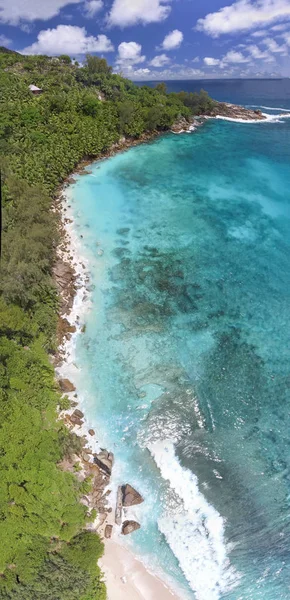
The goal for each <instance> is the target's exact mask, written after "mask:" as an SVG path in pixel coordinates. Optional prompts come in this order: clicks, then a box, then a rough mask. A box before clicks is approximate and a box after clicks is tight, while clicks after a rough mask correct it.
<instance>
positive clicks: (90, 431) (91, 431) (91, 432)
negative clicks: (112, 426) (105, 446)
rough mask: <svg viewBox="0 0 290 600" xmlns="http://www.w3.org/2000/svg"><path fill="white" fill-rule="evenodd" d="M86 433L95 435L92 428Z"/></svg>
mask: <svg viewBox="0 0 290 600" xmlns="http://www.w3.org/2000/svg"><path fill="white" fill-rule="evenodd" d="M88 434H89V435H91V436H92V437H93V436H94V435H96V433H95V431H94V430H93V429H89V431H88Z"/></svg>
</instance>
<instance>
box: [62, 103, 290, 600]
mask: <svg viewBox="0 0 290 600" xmlns="http://www.w3.org/2000/svg"><path fill="white" fill-rule="evenodd" d="M253 103H254V100H253ZM279 106H282V105H281V104H280V105H279ZM289 159H290V121H289V120H288V121H287V120H286V119H285V121H283V122H269V123H258V124H244V125H240V124H236V123H229V122H221V121H209V122H207V123H206V125H205V126H204V127H202V128H199V129H198V130H197V131H196V132H194V133H192V134H190V135H185V134H184V135H180V136H175V135H166V136H164V137H162V138H159V139H158V140H157V141H155V142H153V143H151V144H147V145H143V146H139V147H136V148H133V149H131V150H129V151H128V152H125V153H123V154H119V155H118V156H116V157H114V158H111V159H109V160H106V161H102V162H99V163H95V165H94V166H93V168H92V173H91V174H88V175H87V176H84V177H80V178H79V179H78V181H77V183H76V184H75V185H74V186H72V188H71V204H72V208H73V211H74V215H75V222H76V228H77V231H78V232H79V234H80V235H82V236H83V246H84V251H85V252H86V255H87V256H88V258H89V262H90V266H91V277H92V284H93V285H94V289H93V291H92V300H93V308H92V310H91V312H90V313H89V314H88V316H87V328H86V331H85V333H84V334H83V335H82V336H80V337H79V340H78V347H77V363H78V366H79V367H81V368H80V370H79V376H78V389H79V390H81V396H82V397H83V402H84V405H85V407H86V412H87V414H88V415H89V418H90V421H91V422H92V423H93V424H94V425H95V427H96V430H97V433H98V436H99V437H98V439H99V441H100V443H101V444H103V445H105V446H106V447H108V448H110V449H112V450H113V451H114V452H115V454H116V468H115V485H117V483H123V482H124V481H128V482H130V483H131V484H132V485H134V486H136V487H137V489H138V490H139V491H140V492H141V493H142V494H143V495H144V497H145V499H146V501H145V503H144V504H143V505H141V506H140V507H136V510H135V511H134V514H135V516H136V518H137V519H140V522H141V523H142V528H141V529H140V530H139V531H138V532H136V533H135V534H134V536H132V537H131V538H130V539H129V540H128V541H127V543H128V544H130V545H131V546H133V547H134V549H135V552H137V554H139V555H141V557H142V558H143V560H144V561H145V562H147V563H148V564H149V565H150V566H151V567H152V568H154V569H155V570H156V571H158V572H161V571H165V572H166V574H167V576H168V578H169V579H171V580H173V581H174V582H175V584H176V585H177V589H178V590H179V593H180V597H181V598H198V600H217V599H218V598H226V599H229V600H260V599H263V600H277V599H281V600H284V599H285V600H286V599H287V598H289V597H290V569H289V558H290V557H289V548H288V547H289V542H288V540H289V533H290V527H289V482H290V474H289V458H290V457H289V451H290V437H289V383H290V375H289V359H290V350H289V334H290V319H289V299H290V285H289V284H290V262H289V259H290V228H289V225H290V197H289V196H290V169H289Z"/></svg>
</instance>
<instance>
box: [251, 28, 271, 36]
mask: <svg viewBox="0 0 290 600" xmlns="http://www.w3.org/2000/svg"><path fill="white" fill-rule="evenodd" d="M267 33H268V31H267V29H259V30H258V31H254V32H253V33H251V36H252V37H255V38H260V37H264V36H265V35H267Z"/></svg>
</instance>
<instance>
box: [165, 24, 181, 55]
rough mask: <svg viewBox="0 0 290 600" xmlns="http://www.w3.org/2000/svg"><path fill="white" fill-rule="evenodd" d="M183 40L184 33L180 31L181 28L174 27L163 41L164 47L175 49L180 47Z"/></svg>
mask: <svg viewBox="0 0 290 600" xmlns="http://www.w3.org/2000/svg"><path fill="white" fill-rule="evenodd" d="M182 41H183V33H182V31H179V29H174V30H173V31H171V32H170V33H168V34H167V35H166V36H165V38H164V40H163V43H162V48H163V49H164V50H173V49H174V48H179V46H180V44H181V43H182Z"/></svg>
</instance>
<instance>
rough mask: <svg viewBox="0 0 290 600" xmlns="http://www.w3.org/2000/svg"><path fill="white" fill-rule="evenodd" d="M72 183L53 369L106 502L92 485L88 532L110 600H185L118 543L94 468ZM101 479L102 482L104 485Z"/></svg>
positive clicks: (63, 219)
mask: <svg viewBox="0 0 290 600" xmlns="http://www.w3.org/2000/svg"><path fill="white" fill-rule="evenodd" d="M110 155H111V154H110ZM91 162H92V161H91ZM87 165H88V163H87V162H84V163H82V164H81V165H80V168H79V169H78V171H77V172H76V173H78V174H80V173H81V172H84V173H87V171H84V167H85V166H87ZM73 181H74V179H73V176H72V177H71V178H69V179H68V180H67V181H66V183H65V184H64V186H63V187H62V190H61V191H60V193H59V196H58V199H57V202H56V210H57V211H58V213H59V215H60V229H61V242H60V244H59V247H58V252H57V256H58V261H57V265H58V266H57V268H56V270H55V271H56V272H55V278H56V281H57V284H58V290H59V295H60V298H61V305H62V306H61V311H60V315H59V327H58V333H59V347H58V354H57V357H56V360H55V365H54V366H55V372H56V378H57V380H58V382H59V385H60V388H61V391H62V392H63V394H64V395H65V396H67V397H68V398H69V400H70V402H71V404H72V406H71V407H70V408H69V409H65V410H62V411H61V412H60V413H59V418H60V419H63V420H64V422H65V424H66V426H67V427H68V428H69V429H70V430H71V431H72V432H73V433H75V434H76V435H77V436H78V437H79V438H81V441H82V447H83V451H82V453H80V454H78V455H77V456H75V457H74V459H75V462H78V464H80V470H79V472H78V473H77V474H76V476H77V477H78V478H79V479H80V480H84V478H85V477H86V476H88V475H90V476H91V475H92V474H93V476H95V474H96V473H97V475H96V479H97V480H98V491H99V490H101V497H100V498H99V499H98V501H97V502H95V497H94V485H93V492H92V494H89V495H87V496H84V497H83V498H82V500H81V501H82V502H83V503H84V504H85V505H86V506H87V507H88V510H89V511H90V510H92V509H93V508H97V511H98V516H97V518H96V519H95V521H94V522H93V523H89V524H88V529H90V530H93V531H96V533H98V535H99V536H100V537H101V539H102V541H103V542H104V544H105V552H104V555H103V557H102V558H101V560H100V561H99V566H100V567H101V570H102V571H103V574H104V581H105V584H106V587H107V595H108V600H117V598H118V600H151V599H152V600H153V599H155V598H157V597H158V598H159V600H181V599H180V597H179V596H177V595H176V593H175V592H174V591H173V590H172V589H170V588H169V587H168V585H167V583H165V581H163V580H162V579H161V578H160V577H159V576H158V575H155V574H154V573H151V572H150V570H148V569H147V567H146V566H145V565H144V564H143V562H141V560H139V559H138V558H137V557H135V555H134V554H133V553H132V552H131V551H130V550H129V549H127V548H126V547H125V545H124V544H122V543H121V539H120V538H119V536H120V532H121V527H119V526H117V525H116V524H115V518H114V517H115V513H114V508H112V506H113V505H115V502H113V499H112V500H111V502H110V504H109V505H108V497H109V493H110V485H109V484H110V476H108V475H106V474H104V472H103V471H102V470H99V469H98V467H97V465H96V464H94V454H95V455H96V454H97V453H99V452H100V450H101V448H100V446H99V444H98V441H97V439H96V435H95V432H94V431H93V429H92V424H90V423H89V422H88V421H87V420H86V416H85V414H84V407H83V406H82V402H81V401H80V400H79V397H78V394H77V392H78V390H77V387H76V385H75V384H76V379H77V372H78V367H77V364H76V362H75V348H76V341H77V338H78V336H79V335H82V332H83V327H84V324H85V316H86V314H87V312H88V311H89V310H90V308H91V299H90V275H89V269H88V261H87V259H86V257H85V256H84V253H83V251H82V247H81V242H80V240H79V238H78V236H77V234H76V232H75V227H74V220H73V215H72V211H71V210H70V198H69V194H68V193H67V187H68V186H69V184H70V183H73ZM61 277H62V279H61ZM64 382H66V384H65V387H66V389H64V387H63V386H64ZM75 411H77V412H79V414H80V415H82V416H81V417H80V418H79V420H78V419H77V420H76V422H74V421H73V419H72V417H73V415H74V413H75ZM93 434H94V435H93ZM72 466H73V465H71V464H67V463H66V464H65V465H61V467H62V468H64V469H67V470H72ZM100 478H102V481H101V482H100ZM99 495H100V493H99ZM107 526H108V527H112V528H113V534H112V538H111V539H106V538H107V535H106V527H107ZM118 538H119V539H118Z"/></svg>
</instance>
